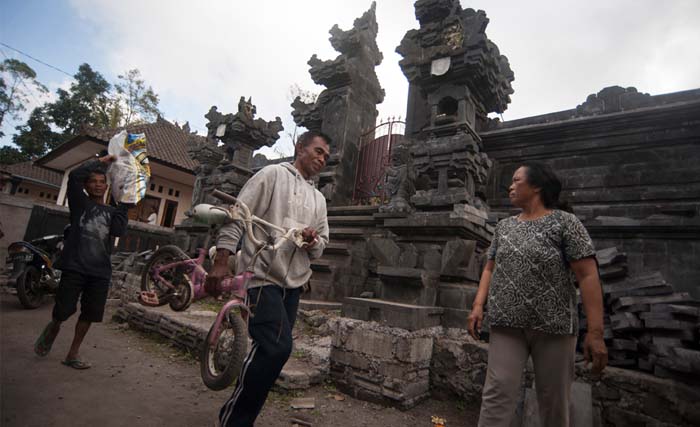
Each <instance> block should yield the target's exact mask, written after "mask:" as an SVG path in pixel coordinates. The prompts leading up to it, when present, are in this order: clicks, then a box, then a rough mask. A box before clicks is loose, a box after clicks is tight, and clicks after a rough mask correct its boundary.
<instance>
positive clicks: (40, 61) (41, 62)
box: [0, 42, 74, 78]
mask: <svg viewBox="0 0 700 427" xmlns="http://www.w3.org/2000/svg"><path fill="white" fill-rule="evenodd" d="M0 45H3V46H5V47H6V48H8V49H12V50H14V51H15V52H17V53H19V54H21V55H24V56H26V57H27V58H30V59H33V60H34V61H36V62H38V63H40V64H43V65H46V66H47V67H49V68H53V69H54V70H56V71H58V72H60V73H63V74H65V75H67V76H68V77H70V78H74V77H73V75H72V74H70V73H68V72H67V71H63V70H61V69H60V68H58V67H54V66H53V65H51V64H47V63H46V62H44V61H42V60H41V59H37V58H35V57H33V56H32V55H30V54H28V53H24V52H22V51H21V50H19V49H15V48H14V47H12V46H10V45H7V44H5V43H3V42H0Z"/></svg>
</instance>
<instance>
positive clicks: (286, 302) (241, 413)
mask: <svg viewBox="0 0 700 427" xmlns="http://www.w3.org/2000/svg"><path fill="white" fill-rule="evenodd" d="M300 294H301V289H282V287H280V286H277V285H267V286H263V287H260V288H253V289H250V290H249V291H248V304H249V305H251V306H252V311H253V313H254V316H253V317H252V318H250V321H249V324H248V332H249V333H250V336H251V338H253V345H252V346H251V348H250V351H249V352H248V355H247V356H246V358H245V360H244V361H243V367H242V368H241V373H240V375H239V377H238V383H237V384H236V388H235V390H234V391H233V394H232V395H231V397H230V398H229V400H228V401H227V402H226V403H225V404H224V406H223V407H222V408H221V411H220V412H219V420H220V422H221V425H222V427H234V426H235V427H248V426H252V425H253V423H254V422H255V418H257V416H258V414H259V413H260V410H261V409H262V407H263V404H264V403H265V399H267V394H268V393H269V391H270V389H271V388H272V386H273V385H274V384H275V381H276V380H277V377H278V376H279V374H280V372H282V368H283V367H284V364H285V363H287V360H288V359H289V355H290V354H291V353H292V328H293V327H294V321H295V320H296V317H297V308H298V307H299V295H300Z"/></svg>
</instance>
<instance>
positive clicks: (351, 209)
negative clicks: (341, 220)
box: [328, 206, 379, 219]
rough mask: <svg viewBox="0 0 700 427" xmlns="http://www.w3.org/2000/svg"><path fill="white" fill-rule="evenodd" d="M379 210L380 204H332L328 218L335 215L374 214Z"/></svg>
mask: <svg viewBox="0 0 700 427" xmlns="http://www.w3.org/2000/svg"><path fill="white" fill-rule="evenodd" d="M377 212H379V206H331V207H329V208H328V218H329V219H330V217H334V216H346V215H347V216H352V215H372V214H375V213H377Z"/></svg>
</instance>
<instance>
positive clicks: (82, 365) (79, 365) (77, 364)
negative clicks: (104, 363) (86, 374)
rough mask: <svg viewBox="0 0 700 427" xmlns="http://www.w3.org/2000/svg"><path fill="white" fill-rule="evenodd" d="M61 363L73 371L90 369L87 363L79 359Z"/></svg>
mask: <svg viewBox="0 0 700 427" xmlns="http://www.w3.org/2000/svg"><path fill="white" fill-rule="evenodd" d="M61 363H63V364H64V365H66V366H69V367H71V368H73V369H80V370H82V369H90V368H91V367H92V365H90V364H89V363H87V362H83V361H82V360H80V359H71V360H62V361H61Z"/></svg>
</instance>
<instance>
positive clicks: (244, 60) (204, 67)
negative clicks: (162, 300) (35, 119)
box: [0, 0, 700, 155]
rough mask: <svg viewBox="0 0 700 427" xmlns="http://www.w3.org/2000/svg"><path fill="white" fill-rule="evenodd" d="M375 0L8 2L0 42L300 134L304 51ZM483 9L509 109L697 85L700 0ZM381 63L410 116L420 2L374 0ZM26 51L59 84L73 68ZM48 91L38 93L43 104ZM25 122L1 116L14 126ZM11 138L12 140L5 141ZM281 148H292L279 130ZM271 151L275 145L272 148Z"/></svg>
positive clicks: (185, 117) (195, 113) (489, 5)
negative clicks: (294, 99)
mask: <svg viewBox="0 0 700 427" xmlns="http://www.w3.org/2000/svg"><path fill="white" fill-rule="evenodd" d="M370 4H371V2H370V1H369V0H355V1H347V0H314V1H312V0H297V1H279V0H278V1H271V0H269V1H268V0H254V1H240V0H220V1H205V0H201V1H198V2H193V1H185V0H168V1H166V0H160V1H149V0H120V1H111V0H56V1H50V0H45V1H36V0H3V1H2V2H1V3H0V8H1V9H2V10H0V41H1V42H3V43H6V44H8V45H10V46H12V47H14V48H17V49H19V50H22V51H24V52H26V53H28V54H30V55H32V56H35V57H36V58H38V59H41V60H43V61H45V62H47V63H49V64H51V65H54V66H56V67H58V68H60V69H62V70H65V71H67V72H68V73H69V74H74V73H75V72H76V71H77V68H78V66H79V65H80V64H81V63H84V62H87V63H89V64H90V65H91V66H93V68H94V69H96V70H98V71H100V72H101V73H103V74H104V75H105V76H106V77H107V79H108V80H110V81H115V80H116V76H117V75H118V74H119V73H121V72H123V71H125V70H127V69H131V68H138V69H140V70H141V73H142V75H143V77H144V78H145V79H146V81H147V83H148V84H150V85H152V86H153V88H154V89H155V91H156V92H157V93H158V94H159V95H160V99H161V103H160V106H161V109H162V110H163V112H164V113H165V117H166V118H167V119H169V120H171V121H178V122H180V123H184V122H185V121H189V122H190V124H191V125H192V128H193V129H196V130H199V131H200V134H201V133H203V132H204V131H205V126H204V125H205V123H206V120H205V119H204V117H203V116H204V114H205V113H206V112H207V111H208V110H209V107H210V106H212V105H217V106H218V107H219V111H222V112H235V111H236V106H237V103H238V99H239V98H240V97H241V96H246V97H248V96H252V97H253V103H254V104H255V105H256V106H257V112H258V116H259V117H261V118H263V119H266V120H274V118H275V116H280V117H281V118H282V120H283V122H284V125H285V132H287V131H289V132H292V131H293V129H294V122H293V121H292V118H291V107H290V106H289V104H290V99H289V95H288V92H289V87H290V86H291V85H293V84H298V85H299V86H301V87H302V88H304V89H307V90H311V91H314V92H320V91H321V90H322V89H323V88H322V87H319V86H316V85H315V84H314V83H313V81H312V80H311V78H310V76H309V74H308V68H309V67H308V65H307V64H306V62H307V61H308V59H309V57H310V56H311V55H312V54H314V53H316V54H318V56H319V58H321V59H332V58H335V56H336V55H337V53H336V52H335V51H334V50H333V49H332V47H331V46H330V43H329V42H328V37H329V34H328V30H329V29H330V28H331V27H332V26H333V25H334V24H336V23H337V24H339V25H340V27H341V28H342V29H344V30H346V29H349V28H350V27H351V26H352V22H353V20H354V19H355V18H356V17H359V16H360V15H362V13H363V12H364V11H365V10H367V9H368V8H369V7H370ZM462 6H463V7H465V8H467V7H471V8H474V9H483V10H485V11H486V13H487V15H488V17H489V19H490V23H489V25H488V27H487V29H486V33H487V34H488V36H489V38H490V39H491V40H492V41H494V42H495V43H496V44H497V45H498V47H499V49H500V51H501V53H502V54H504V55H506V56H507V57H508V59H509V61H510V65H511V68H512V69H513V71H514V72H515V81H514V82H513V88H514V89H515V93H514V94H513V96H512V103H511V104H510V106H509V107H508V109H507V110H506V112H505V113H504V114H503V118H504V120H512V119H516V118H521V117H527V116H531V115H537V114H543V113H548V112H554V111H559V110H565V109H569V108H573V107H575V106H576V105H578V104H580V103H581V102H583V101H584V100H585V99H586V96H587V95H588V94H590V93H595V92H598V91H599V90H600V89H602V88H603V87H606V86H611V85H620V86H634V87H636V88H637V89H638V90H640V91H642V92H646V93H650V94H652V95H656V94H661V93H668V92H675V91H680V90H686V89H695V88H700V48H699V46H700V25H699V22H700V1H698V0H667V1H664V2H659V1H655V0H587V1H580V0H548V1H544V0H540V1H528V2H523V1H521V0H512V1H495V0H491V1H485V0H482V1H466V0H463V1H462ZM377 21H378V23H379V36H378V45H379V48H380V50H381V51H382V52H383V54H384V61H383V62H382V64H381V65H380V66H379V67H377V74H378V76H379V81H380V82H381V84H382V86H383V87H384V89H385V91H386V98H385V101H384V103H382V104H380V105H379V114H380V117H382V118H383V117H386V116H402V117H403V116H404V115H405V110H406V95H407V86H408V85H407V82H406V79H405V77H404V76H403V74H402V73H401V70H400V68H399V66H398V61H399V59H400V56H399V55H398V54H396V53H395V52H394V49H395V48H396V46H398V44H399V43H400V41H401V39H402V38H403V35H404V34H405V33H406V31H407V30H409V29H411V28H417V27H418V22H417V21H416V19H415V15H414V9H413V2H412V1H407V0H378V1H377ZM0 49H1V50H2V53H3V54H4V55H5V56H6V57H16V58H18V59H21V60H23V61H26V62H27V63H28V64H29V65H30V66H32V67H33V68H34V69H35V70H36V71H37V73H38V75H39V80H40V81H42V82H43V83H44V84H46V85H47V86H48V87H49V88H51V90H52V91H55V89H56V88H57V87H67V86H68V85H69V84H70V78H69V77H68V76H66V75H64V74H61V73H60V72H58V71H55V70H53V69H51V68H49V67H46V66H44V65H41V64H39V63H36V62H34V61H33V60H31V59H28V58H26V57H23V56H21V55H19V54H17V53H16V52H13V51H12V50H10V49H8V48H6V47H3V46H0ZM41 101H42V99H41V98H40V97H38V96H34V97H33V98H32V103H39V102H41ZM15 125H17V123H15V122H11V121H8V123H6V124H5V125H4V126H3V128H4V129H3V130H4V131H5V133H6V134H12V133H14V126H15ZM9 140H10V139H9V137H5V139H4V140H3V141H2V143H3V144H5V143H7V142H9ZM278 144H279V147H278V149H279V151H282V152H285V153H289V152H291V142H290V140H289V138H288V137H287V136H286V135H284V134H283V136H282V137H281V139H280V142H279V143H278ZM269 154H270V153H269V152H268V155H269Z"/></svg>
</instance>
